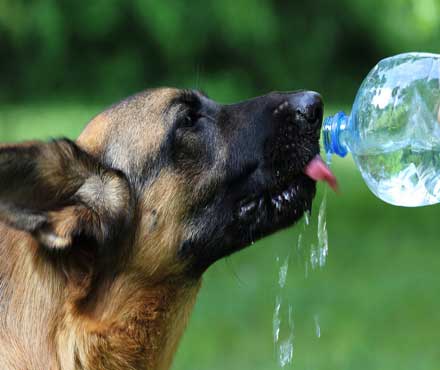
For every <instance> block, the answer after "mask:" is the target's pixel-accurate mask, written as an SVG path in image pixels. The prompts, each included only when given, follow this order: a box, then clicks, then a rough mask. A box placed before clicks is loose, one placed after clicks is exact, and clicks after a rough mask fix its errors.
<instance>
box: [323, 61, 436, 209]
mask: <svg viewBox="0 0 440 370" xmlns="http://www.w3.org/2000/svg"><path fill="white" fill-rule="evenodd" d="M323 126H324V128H323V137H324V146H325V150H326V152H327V153H328V154H330V155H331V154H332V153H335V154H337V155H339V156H341V157H344V156H345V155H346V154H347V153H348V152H351V154H352V156H353V159H354V161H355V163H356V165H357V167H358V168H359V170H360V172H361V173H362V176H363V178H364V180H365V182H366V183H367V185H368V187H369V188H370V189H371V191H372V192H373V193H374V194H375V195H376V196H377V197H379V198H380V199H382V200H384V201H385V202H388V203H391V204H394V205H399V206H406V207H417V206H424V205H430V204H435V203H439V202H440V55H436V54H428V53H406V54H400V55H396V56H393V57H390V58H387V59H384V60H382V61H380V62H379V63H378V64H377V65H376V66H375V67H374V68H373V69H372V70H371V72H370V73H369V74H368V76H367V77H366V78H365V80H364V81H363V83H362V85H361V87H360V89H359V91H358V93H357V96H356V99H355V102H354V104H353V108H352V112H351V114H350V116H347V115H346V114H345V113H343V112H339V113H338V114H336V115H335V116H333V117H328V118H326V120H325V121H324V125H323Z"/></svg>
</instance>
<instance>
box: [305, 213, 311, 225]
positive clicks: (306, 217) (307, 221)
mask: <svg viewBox="0 0 440 370" xmlns="http://www.w3.org/2000/svg"><path fill="white" fill-rule="evenodd" d="M304 225H305V226H309V225H310V212H309V211H305V212H304Z"/></svg>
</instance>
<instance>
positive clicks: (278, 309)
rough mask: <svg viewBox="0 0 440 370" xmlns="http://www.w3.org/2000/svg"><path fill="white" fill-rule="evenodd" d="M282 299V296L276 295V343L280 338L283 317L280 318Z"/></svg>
mask: <svg viewBox="0 0 440 370" xmlns="http://www.w3.org/2000/svg"><path fill="white" fill-rule="evenodd" d="M281 303H282V299H281V297H280V296H277V297H276V300H275V310H274V312H273V321H272V325H273V341H274V343H275V344H276V343H278V341H279V339H280V327H281V318H280V310H281Z"/></svg>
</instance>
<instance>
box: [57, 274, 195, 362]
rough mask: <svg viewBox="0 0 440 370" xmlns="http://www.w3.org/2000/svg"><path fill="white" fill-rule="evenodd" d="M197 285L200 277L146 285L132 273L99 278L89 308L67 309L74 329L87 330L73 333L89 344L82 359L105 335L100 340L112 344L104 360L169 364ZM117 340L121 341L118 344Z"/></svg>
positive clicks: (97, 347)
mask: <svg viewBox="0 0 440 370" xmlns="http://www.w3.org/2000/svg"><path fill="white" fill-rule="evenodd" d="M199 288H200V280H198V281H192V282H188V281H185V282H183V281H179V280H175V281H166V282H163V283H158V284H154V285H151V286H149V285H148V282H145V281H143V280H142V278H139V276H137V275H136V274H133V273H128V274H123V275H121V276H119V277H118V278H116V279H115V280H114V281H113V282H111V283H109V284H104V285H103V286H102V287H101V288H100V291H98V292H97V293H96V302H95V303H94V304H92V306H91V307H93V310H90V308H85V309H83V310H82V312H79V313H73V314H71V317H73V318H74V320H75V322H76V324H75V326H77V328H78V329H79V332H87V333H88V334H87V335H85V336H84V338H83V339H79V341H80V342H82V341H83V340H84V343H83V347H85V348H88V349H89V353H88V354H87V355H85V358H84V360H83V362H84V363H87V361H93V360H91V358H90V352H93V351H90V348H94V349H95V351H96V354H97V355H98V353H100V352H101V348H100V346H101V343H100V342H101V341H102V340H103V338H105V341H106V345H109V346H110V347H111V348H113V351H112V353H108V354H107V356H108V358H107V361H113V362H112V363H114V364H115V368H125V367H128V365H126V363H127V364H130V365H131V366H132V367H133V368H144V367H145V368H146V369H154V370H167V369H169V367H170V365H171V362H172V359H173V356H174V353H175V352H176V350H177V345H178V343H179V340H180V338H181V336H182V334H183V331H184V329H185V327H186V324H187V322H188V319H189V316H190V313H191V311H192V308H193V306H194V303H195V299H196V296H197V293H198V291H199ZM90 333H92V335H90ZM121 341H122V342H123V344H122V346H121V347H119V349H118V348H117V347H118V346H119V345H120V344H121ZM63 342H64V340H61V341H60V344H62V343H63ZM59 348H62V346H59ZM128 348H130V350H129V351H128V350H127V349H128ZM68 356H69V357H70V356H71V354H68ZM70 358H71V357H70ZM100 365H102V366H104V365H105V363H103V364H100ZM94 366H95V365H94ZM107 366H108V365H107ZM104 367H105V366H104ZM94 368H95V367H93V369H94ZM96 368H100V367H99V366H96Z"/></svg>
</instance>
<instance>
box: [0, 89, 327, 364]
mask: <svg viewBox="0 0 440 370" xmlns="http://www.w3.org/2000/svg"><path fill="white" fill-rule="evenodd" d="M322 114H323V104H322V101H321V98H320V96H319V95H318V94H316V93H314V92H305V91H300V92H294V93H278V92H274V93H270V94H268V95H265V96H261V97H257V98H255V99H252V100H248V101H245V102H242V103H238V104H233V105H220V104H218V103H216V102H214V101H213V100H211V99H209V98H208V97H207V96H206V95H204V94H203V93H201V92H199V91H193V90H179V89H172V88H161V89H153V90H147V91H145V92H142V93H140V94H138V95H135V96H133V97H131V98H128V99H126V100H124V101H122V102H120V103H118V104H116V105H114V106H112V107H110V108H109V109H107V110H106V111H104V112H103V113H102V114H100V115H98V116H97V117H95V118H94V119H93V120H92V121H91V122H90V123H89V124H88V125H87V127H86V128H85V130H84V131H83V132H82V134H81V135H80V137H79V138H78V139H77V140H76V141H75V142H74V141H70V140H68V139H60V140H53V141H50V142H47V143H44V142H26V143H22V144H17V145H2V146H0V221H1V222H0V368H1V369H2V370H3V369H4V370H48V369H50V370H74V369H75V370H98V369H100V370H101V369H102V370H104V369H105V370H121V369H133V370H134V369H136V370H137V369H149V370H152V369H154V370H165V369H169V368H170V366H171V362H172V358H173V355H174V352H175V351H176V348H177V345H178V342H179V338H180V336H181V334H182V332H183V331H184V328H185V326H186V323H187V320H188V317H189V315H190V312H191V309H192V307H193V304H194V301H195V299H196V295H197V292H198V290H199V288H200V284H201V276H202V274H203V272H204V271H205V270H206V269H207V268H208V267H209V266H210V265H211V264H213V263H214V262H215V261H217V260H219V259H220V258H222V257H224V256H226V255H229V254H231V253H234V252H236V251H238V250H239V249H241V248H243V247H245V246H247V245H248V244H250V243H251V242H252V241H254V240H257V239H259V238H262V237H264V236H266V235H268V234H271V233H273V232H275V231H277V230H279V229H281V228H284V227H287V226H290V225H292V224H294V223H295V222H296V221H297V220H298V219H300V218H301V216H302V215H303V213H304V212H305V211H307V210H309V209H310V208H311V205H312V199H313V197H314V194H315V184H316V180H317V179H326V180H327V181H328V182H330V183H331V182H332V181H333V178H332V177H331V174H330V173H329V172H328V170H327V169H326V168H324V166H323V164H322V160H320V159H319V157H317V155H318V153H319V142H318V141H319V134H320V127H321V124H322ZM60 119H62V117H60ZM326 171H327V172H326Z"/></svg>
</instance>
